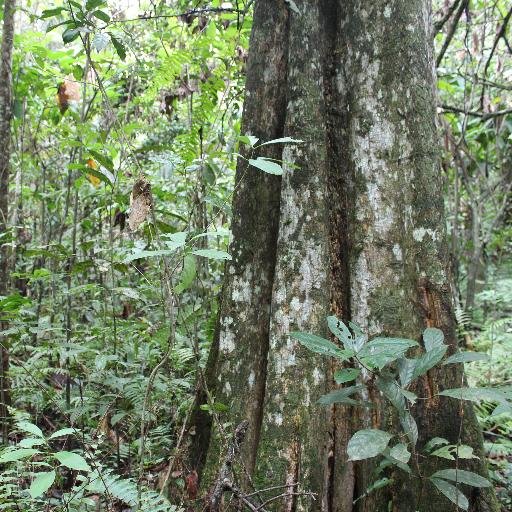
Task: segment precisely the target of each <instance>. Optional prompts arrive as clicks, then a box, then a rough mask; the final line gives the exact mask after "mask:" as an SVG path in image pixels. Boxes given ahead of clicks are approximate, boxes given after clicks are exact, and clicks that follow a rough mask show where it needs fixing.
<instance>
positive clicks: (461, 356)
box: [443, 352, 489, 364]
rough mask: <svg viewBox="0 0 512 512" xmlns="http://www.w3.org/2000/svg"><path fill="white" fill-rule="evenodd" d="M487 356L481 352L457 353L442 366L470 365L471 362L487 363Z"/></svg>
mask: <svg viewBox="0 0 512 512" xmlns="http://www.w3.org/2000/svg"><path fill="white" fill-rule="evenodd" d="M488 359H489V356H488V355H487V354H484V353H482V352H459V353H458V354H453V355H452V356H450V357H449V358H448V359H446V361H444V362H443V364H455V363H472V362H473V361H487V360H488Z"/></svg>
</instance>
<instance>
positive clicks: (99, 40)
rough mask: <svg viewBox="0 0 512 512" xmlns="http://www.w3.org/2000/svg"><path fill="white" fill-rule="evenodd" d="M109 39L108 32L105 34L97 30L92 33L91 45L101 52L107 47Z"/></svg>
mask: <svg viewBox="0 0 512 512" xmlns="http://www.w3.org/2000/svg"><path fill="white" fill-rule="evenodd" d="M109 40H110V38H109V37H108V34H105V32H98V33H96V34H94V37H93V39H92V46H93V48H94V49H95V50H96V51H97V52H101V51H102V50H104V49H105V48H106V47H107V45H108V42H109Z"/></svg>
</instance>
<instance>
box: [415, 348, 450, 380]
mask: <svg viewBox="0 0 512 512" xmlns="http://www.w3.org/2000/svg"><path fill="white" fill-rule="evenodd" d="M447 350H448V346H447V345H438V346H435V347H432V348H431V349H430V350H429V351H428V352H425V353H424V354H423V355H422V356H421V357H419V358H418V359H416V364H415V366H414V371H413V375H412V378H413V379H416V378H418V377H420V376H421V375H423V374H425V373H427V372H428V371H429V370H430V369H432V368H433V367H434V366H435V365H436V364H437V363H439V361H441V359H443V357H444V355H445V353H446V351H447Z"/></svg>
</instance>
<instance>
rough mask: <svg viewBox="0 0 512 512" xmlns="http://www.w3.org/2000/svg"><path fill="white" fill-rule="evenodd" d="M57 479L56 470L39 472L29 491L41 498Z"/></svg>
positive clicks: (31, 494)
mask: <svg viewBox="0 0 512 512" xmlns="http://www.w3.org/2000/svg"><path fill="white" fill-rule="evenodd" d="M54 481H55V471H48V472H45V473H38V474H37V476H36V477H35V478H34V480H33V481H32V483H31V484H30V488H29V490H28V492H29V493H30V496H31V497H32V498H39V496H41V495H42V494H44V493H45V492H46V491H47V490H48V489H49V488H50V487H51V486H52V485H53V482H54Z"/></svg>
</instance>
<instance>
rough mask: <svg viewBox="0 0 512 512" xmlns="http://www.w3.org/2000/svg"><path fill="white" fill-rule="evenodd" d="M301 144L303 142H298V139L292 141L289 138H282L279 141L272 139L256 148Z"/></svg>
mask: <svg viewBox="0 0 512 512" xmlns="http://www.w3.org/2000/svg"><path fill="white" fill-rule="evenodd" d="M302 142H304V141H303V140H300V139H292V138H291V137H282V138H280V139H273V140H269V141H267V142H264V143H263V144H260V145H259V146H258V147H261V146H268V145H269V144H289V143H292V144H300V143H302Z"/></svg>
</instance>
